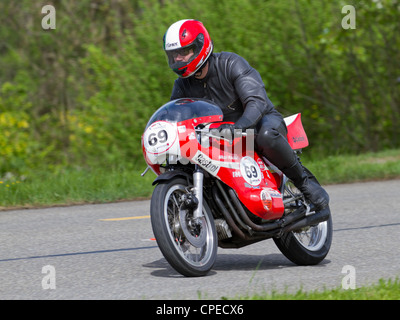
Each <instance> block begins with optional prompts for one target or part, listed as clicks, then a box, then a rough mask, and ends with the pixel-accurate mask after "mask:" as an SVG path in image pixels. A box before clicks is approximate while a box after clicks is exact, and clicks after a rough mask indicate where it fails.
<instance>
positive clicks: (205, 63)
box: [163, 19, 329, 210]
mask: <svg viewBox="0 0 400 320" xmlns="http://www.w3.org/2000/svg"><path fill="white" fill-rule="evenodd" d="M163 42H164V51H165V53H166V55H167V58H168V63H169V66H170V68H171V69H172V70H173V71H174V72H175V73H177V74H178V76H179V78H177V79H176V80H175V83H174V87H173V90H172V95H171V100H175V99H178V98H205V99H209V100H212V101H213V102H214V103H216V104H217V105H218V106H219V107H220V108H221V109H222V112H223V114H224V121H229V122H234V124H224V125H222V126H221V127H220V131H221V134H222V135H224V134H227V131H228V132H229V133H230V134H231V133H233V130H234V129H241V130H245V129H248V128H252V129H255V133H256V134H255V146H256V149H257V151H259V152H260V153H261V154H262V155H264V156H265V157H266V158H267V159H268V160H270V161H271V162H272V163H273V164H274V165H275V166H277V167H278V168H279V169H280V170H281V171H282V172H283V173H284V174H285V175H286V176H287V177H288V178H289V179H291V180H292V181H293V183H294V184H295V186H296V187H297V188H298V189H299V190H300V191H301V192H303V194H304V196H305V197H306V199H307V200H308V201H310V202H311V203H313V204H314V206H315V207H316V209H317V210H321V209H323V208H325V207H326V206H328V203H329V196H328V194H327V193H326V191H325V190H324V189H323V188H322V187H321V186H320V185H319V184H318V183H316V182H315V180H313V179H310V178H309V176H308V174H307V172H306V171H305V170H304V167H303V166H302V164H301V163H300V162H299V161H298V158H297V156H296V155H295V153H294V152H293V150H292V148H291V147H290V145H289V143H288V141H287V138H286V136H287V128H286V125H285V122H284V120H283V117H282V115H281V114H280V113H279V112H278V111H277V110H276V109H275V107H274V105H273V104H272V103H271V101H270V99H269V98H268V96H267V93H266V91H265V86H264V83H263V81H262V79H261V76H260V74H259V73H258V71H256V70H255V69H254V68H252V67H251V66H250V65H249V63H248V62H247V61H246V60H245V59H243V58H242V57H240V56H239V55H237V54H235V53H229V52H220V53H213V42H212V41H211V38H210V36H209V33H208V31H207V30H206V28H205V27H204V25H203V24H202V23H201V22H199V21H197V20H192V19H187V20H180V21H177V22H175V23H174V24H172V25H171V26H170V27H169V28H168V30H167V31H166V33H165V35H164V39H163Z"/></svg>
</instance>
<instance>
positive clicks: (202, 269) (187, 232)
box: [150, 177, 217, 277]
mask: <svg viewBox="0 0 400 320" xmlns="http://www.w3.org/2000/svg"><path fill="white" fill-rule="evenodd" d="M188 187H189V186H188V185H187V181H186V180H185V179H182V178H180V177H176V178H173V179H172V180H170V181H163V182H160V183H159V184H158V185H157V186H156V187H155V189H154V191H153V196H152V198H151V206H150V215H151V224H152V228H153V233H154V236H155V238H156V240H157V244H158V246H159V248H160V250H161V252H162V254H163V255H164V257H165V259H166V260H167V261H168V262H169V264H170V265H171V266H172V267H173V268H174V269H175V270H176V271H178V272H179V273H181V274H182V275H184V276H189V277H195V276H204V275H206V274H207V273H208V272H209V271H210V270H211V268H212V267H213V265H214V263H215V260H216V255H217V234H216V230H215V225H214V219H213V217H212V214H211V211H210V209H209V207H208V206H207V203H206V202H205V201H203V217H202V218H201V219H200V220H198V221H196V220H195V219H194V218H193V210H190V209H184V207H183V206H182V203H183V199H184V196H185V195H186V194H188V193H189V191H188Z"/></svg>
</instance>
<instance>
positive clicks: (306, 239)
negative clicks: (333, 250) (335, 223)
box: [274, 216, 333, 266]
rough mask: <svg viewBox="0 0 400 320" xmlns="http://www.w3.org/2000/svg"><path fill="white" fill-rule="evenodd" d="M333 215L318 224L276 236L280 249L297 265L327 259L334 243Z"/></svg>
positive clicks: (316, 262)
mask: <svg viewBox="0 0 400 320" xmlns="http://www.w3.org/2000/svg"><path fill="white" fill-rule="evenodd" d="M332 233H333V231H332V216H330V217H329V219H328V220H327V221H324V222H321V223H319V224H318V225H316V226H311V227H306V228H303V229H302V230H299V231H292V232H288V233H286V234H284V235H283V236H282V237H280V238H274V242H275V244H276V245H277V247H278V248H279V250H280V251H281V252H282V253H283V254H284V255H285V257H286V258H288V259H289V260H290V261H292V262H293V263H295V264H297V265H303V266H304V265H315V264H318V263H320V262H321V261H322V260H324V259H325V257H326V255H327V254H328V252H329V249H330V247H331V243H332Z"/></svg>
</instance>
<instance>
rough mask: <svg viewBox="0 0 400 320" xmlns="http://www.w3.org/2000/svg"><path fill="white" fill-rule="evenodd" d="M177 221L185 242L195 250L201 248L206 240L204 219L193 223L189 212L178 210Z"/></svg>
mask: <svg viewBox="0 0 400 320" xmlns="http://www.w3.org/2000/svg"><path fill="white" fill-rule="evenodd" d="M179 220H180V223H181V229H182V231H183V234H184V235H185V237H186V239H187V241H189V243H190V244H191V245H192V246H194V247H196V248H201V247H203V246H204V245H205V243H206V240H207V228H206V219H205V218H204V217H201V218H199V220H198V221H196V222H195V221H194V219H193V215H192V213H191V212H190V211H189V210H183V209H180V210H179Z"/></svg>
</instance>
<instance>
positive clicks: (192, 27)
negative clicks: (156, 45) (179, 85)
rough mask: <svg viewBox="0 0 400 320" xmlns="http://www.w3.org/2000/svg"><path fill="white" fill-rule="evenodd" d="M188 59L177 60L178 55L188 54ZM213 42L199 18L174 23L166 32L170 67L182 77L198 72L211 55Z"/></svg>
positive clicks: (166, 50)
mask: <svg viewBox="0 0 400 320" xmlns="http://www.w3.org/2000/svg"><path fill="white" fill-rule="evenodd" d="M191 50H193V55H192V56H191V57H190V59H189V60H188V61H179V60H177V59H176V58H177V56H178V55H187V54H188V53H189V52H191ZM212 50H213V43H212V41H211V39H210V35H209V34H208V31H207V29H206V28H205V27H204V25H203V24H202V23H201V22H200V21H197V20H192V19H186V20H180V21H177V22H175V23H173V24H172V25H171V26H170V27H169V28H168V30H167V32H166V33H165V34H164V51H165V53H166V54H167V58H168V64H169V67H170V68H171V69H172V70H173V71H174V72H175V73H176V74H178V76H179V77H181V78H187V77H190V76H191V75H193V74H194V73H196V72H197V71H198V70H199V69H200V68H201V67H202V66H203V65H204V63H205V62H206V61H207V59H208V58H209V57H210V55H211V53H212Z"/></svg>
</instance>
